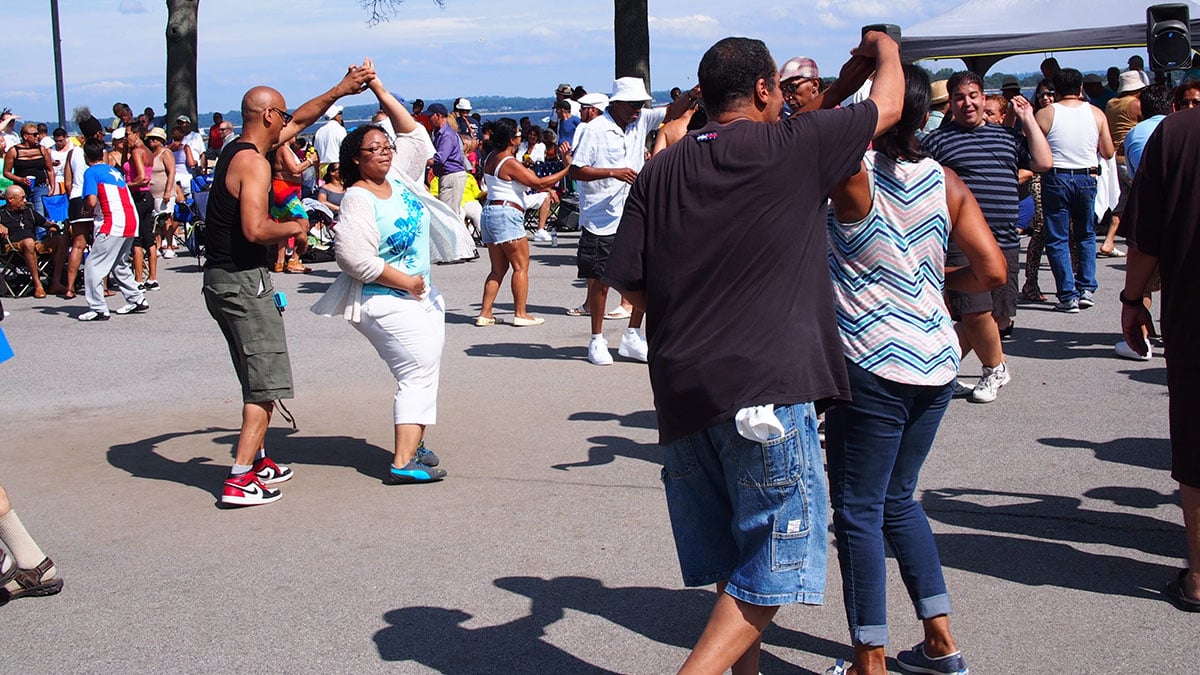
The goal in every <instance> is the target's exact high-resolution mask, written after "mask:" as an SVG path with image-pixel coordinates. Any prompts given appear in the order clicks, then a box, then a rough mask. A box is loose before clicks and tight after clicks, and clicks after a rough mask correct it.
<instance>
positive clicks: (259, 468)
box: [250, 457, 293, 485]
mask: <svg viewBox="0 0 1200 675" xmlns="http://www.w3.org/2000/svg"><path fill="white" fill-rule="evenodd" d="M250 472H251V473H253V474H254V475H255V476H258V482H260V483H262V484H263V485H275V484H276V483H286V482H287V481H289V480H291V479H292V476H293V474H292V470H291V469H289V468H287V467H286V466H279V465H278V464H276V463H275V462H272V461H271V458H270V457H263V458H262V459H258V460H255V461H254V467H253V468H252V469H250Z"/></svg>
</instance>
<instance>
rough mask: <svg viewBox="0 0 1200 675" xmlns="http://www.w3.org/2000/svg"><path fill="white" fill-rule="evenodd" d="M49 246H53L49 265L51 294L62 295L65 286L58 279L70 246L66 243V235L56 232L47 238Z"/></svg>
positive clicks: (64, 291) (65, 288)
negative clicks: (52, 255) (51, 261)
mask: <svg viewBox="0 0 1200 675" xmlns="http://www.w3.org/2000/svg"><path fill="white" fill-rule="evenodd" d="M48 241H49V242H50V244H51V246H53V247H54V262H53V263H52V266H51V267H50V290H49V293H50V294H51V295H63V294H64V293H66V292H67V287H66V286H64V285H63V284H62V283H61V282H60V281H59V279H61V278H62V273H63V264H64V263H66V261H67V252H68V251H69V250H70V248H69V247H68V245H67V236H66V235H65V234H58V235H55V236H53V237H50V238H49V239H48Z"/></svg>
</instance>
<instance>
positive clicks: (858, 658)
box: [847, 645, 887, 675]
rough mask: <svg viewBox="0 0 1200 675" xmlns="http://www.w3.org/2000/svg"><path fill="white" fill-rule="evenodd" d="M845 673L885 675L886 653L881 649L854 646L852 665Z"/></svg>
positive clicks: (868, 646) (871, 646)
mask: <svg viewBox="0 0 1200 675" xmlns="http://www.w3.org/2000/svg"><path fill="white" fill-rule="evenodd" d="M847 672H850V673H855V675H887V653H886V652H884V648H883V647H876V646H873V645H854V665H853V666H851V668H850V670H849V671H847Z"/></svg>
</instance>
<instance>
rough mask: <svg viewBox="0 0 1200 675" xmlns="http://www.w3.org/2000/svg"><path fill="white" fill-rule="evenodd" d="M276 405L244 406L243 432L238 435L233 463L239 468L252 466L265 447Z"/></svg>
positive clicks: (245, 404)
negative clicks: (264, 442) (264, 443)
mask: <svg viewBox="0 0 1200 675" xmlns="http://www.w3.org/2000/svg"><path fill="white" fill-rule="evenodd" d="M274 410H275V404H274V403H273V402H271V401H267V402H266V403H244V404H242V430H241V433H239V434H238V444H237V452H236V454H235V455H234V459H233V463H234V464H237V465H239V466H250V465H251V464H254V460H255V459H256V458H257V457H258V451H259V450H261V449H262V447H263V441H264V440H266V437H267V426H269V425H270V424H271V413H272V412H273V411H274Z"/></svg>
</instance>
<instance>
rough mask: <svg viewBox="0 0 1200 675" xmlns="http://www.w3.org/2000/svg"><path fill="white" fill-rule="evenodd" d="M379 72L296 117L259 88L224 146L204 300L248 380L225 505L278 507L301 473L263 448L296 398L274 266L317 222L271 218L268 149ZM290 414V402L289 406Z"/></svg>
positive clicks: (355, 71)
mask: <svg viewBox="0 0 1200 675" xmlns="http://www.w3.org/2000/svg"><path fill="white" fill-rule="evenodd" d="M374 77H375V70H374V68H373V67H372V66H371V62H370V60H364V61H363V64H362V65H361V66H351V67H350V69H349V71H348V72H347V73H346V76H345V77H343V78H342V81H341V82H339V83H338V84H337V85H336V86H335V87H333V88H332V89H330V90H329V91H327V92H325V93H324V94H322V95H320V96H318V97H317V98H314V99H313V100H311V101H309V102H308V103H305V104H304V105H302V106H300V108H299V109H297V110H296V113H295V115H289V114H288V112H287V103H286V102H285V101H284V100H283V95H282V94H280V93H279V92H278V91H275V90H274V89H271V88H270V87H255V88H253V89H251V90H250V91H248V92H246V95H245V96H244V97H242V135H241V136H240V137H239V138H238V140H237V142H236V143H227V144H225V147H224V148H222V149H221V156H220V158H219V159H218V160H217V168H216V171H215V173H214V175H213V184H212V191H211V192H210V193H209V198H208V219H207V221H206V222H207V224H208V230H207V234H206V245H207V249H208V261H207V262H206V263H205V265H204V303H205V305H207V306H208V313H209V314H211V315H212V317H213V319H215V320H216V322H217V325H218V326H220V328H221V333H222V334H224V336H225V341H226V342H227V343H228V344H229V355H230V356H231V357H232V359H233V367H234V369H235V370H236V371H237V376H238V381H239V382H241V385H242V401H243V404H242V429H241V433H240V435H239V436H238V442H237V451H236V456H235V458H234V464H233V468H232V470H231V471H230V473H229V478H227V479H226V480H225V488H224V492H223V493H222V494H221V503H222V504H224V505H229V506H255V505H258V504H270V503H271V502H273V501H276V500H278V499H279V498H280V496H281V494H280V492H279V490H278V489H277V488H272V487H269V486H271V485H275V484H278V483H282V482H284V481H286V480H289V479H291V477H292V471H291V469H289V468H287V467H283V466H279V465H277V464H276V463H275V462H272V461H271V460H270V459H269V458H268V457H267V454H266V450H265V449H264V448H263V440H264V438H265V437H266V434H267V425H269V424H270V422H271V413H272V412H273V411H274V409H275V401H277V400H282V399H285V398H292V396H293V394H292V368H291V364H290V363H289V361H288V353H287V340H286V337H285V335H284V332H283V307H284V305H285V303H284V302H281V301H277V300H276V293H275V286H274V285H273V284H272V283H271V275H270V274H269V273H268V272H267V265H268V264H269V263H270V262H271V261H270V259H269V255H268V254H269V253H270V248H269V247H270V245H271V244H278V243H281V242H284V241H286V240H287V239H289V238H291V237H307V236H308V233H307V232H306V231H305V224H303V223H306V222H307V221H301V220H295V219H286V220H279V221H275V220H272V219H271V216H270V212H269V206H270V197H271V164H270V162H268V161H267V158H266V153H267V152H269V151H271V150H274V149H276V148H279V147H281V146H283V145H284V144H285V143H287V142H288V141H289V140H291V139H292V138H293V137H295V136H296V134H298V133H300V131H302V130H303V129H304V128H305V127H307V126H308V125H310V124H312V123H313V122H315V121H316V120H317V118H319V117H320V116H321V115H323V114H324V113H325V111H326V110H328V109H329V106H331V105H333V103H334V102H335V101H337V100H338V99H339V98H342V97H343V96H348V95H351V94H357V93H359V92H361V91H363V89H364V88H366V86H367V83H368V82H370V81H371V79H372V78H374ZM285 413H286V409H285Z"/></svg>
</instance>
